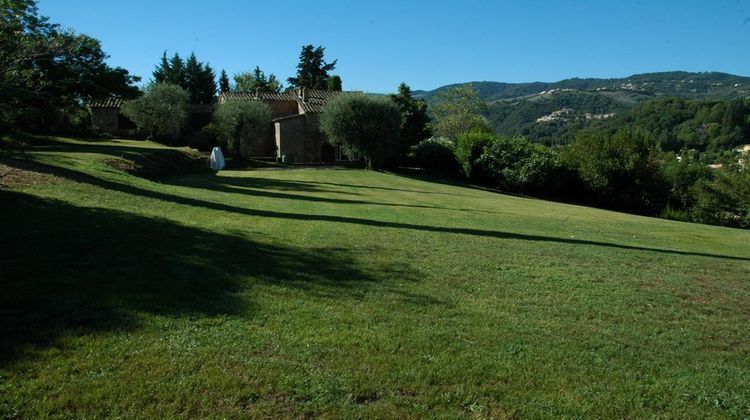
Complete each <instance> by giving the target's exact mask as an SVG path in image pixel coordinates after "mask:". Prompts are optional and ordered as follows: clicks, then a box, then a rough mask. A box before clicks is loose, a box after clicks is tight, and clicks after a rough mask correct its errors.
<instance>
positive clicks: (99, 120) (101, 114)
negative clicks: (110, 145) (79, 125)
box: [91, 108, 120, 135]
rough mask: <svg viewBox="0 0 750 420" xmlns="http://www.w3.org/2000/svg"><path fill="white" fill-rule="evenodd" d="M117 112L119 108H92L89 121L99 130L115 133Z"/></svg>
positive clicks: (116, 129)
mask: <svg viewBox="0 0 750 420" xmlns="http://www.w3.org/2000/svg"><path fill="white" fill-rule="evenodd" d="M119 113H120V109H119V108H92V109H91V122H92V123H93V124H94V126H96V127H97V128H98V129H99V131H101V132H104V133H109V134H113V135H115V134H117V131H118V124H117V114H119Z"/></svg>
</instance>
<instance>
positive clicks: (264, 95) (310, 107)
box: [219, 89, 348, 114]
mask: <svg viewBox="0 0 750 420" xmlns="http://www.w3.org/2000/svg"><path fill="white" fill-rule="evenodd" d="M342 93H348V92H328V91H326V90H316V89H307V90H305V94H304V96H305V100H304V101H303V100H302V98H301V97H300V91H299V90H298V89H294V90H289V91H286V92H281V93H270V92H259V93H257V94H255V93H234V92H227V93H222V94H221V96H219V102H220V103H221V102H223V101H226V100H246V101H251V100H258V99H260V100H263V101H295V102H297V103H298V104H299V105H300V106H301V107H302V110H303V111H304V112H305V113H309V114H312V113H316V112H320V111H321V109H323V106H324V105H325V104H326V103H328V101H330V100H331V99H333V98H335V97H337V96H338V95H340V94H342Z"/></svg>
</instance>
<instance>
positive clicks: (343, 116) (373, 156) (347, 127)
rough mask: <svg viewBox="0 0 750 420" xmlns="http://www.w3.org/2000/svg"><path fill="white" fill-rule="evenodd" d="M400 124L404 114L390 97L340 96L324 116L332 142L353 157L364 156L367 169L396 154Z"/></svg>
mask: <svg viewBox="0 0 750 420" xmlns="http://www.w3.org/2000/svg"><path fill="white" fill-rule="evenodd" d="M400 125H401V114H399V112H398V109H397V108H396V106H395V105H394V104H393V103H392V102H391V101H390V100H389V99H388V98H381V97H375V96H369V95H364V94H359V93H356V94H343V95H339V96H338V97H336V98H334V99H333V100H331V101H330V102H328V103H327V104H326V105H325V106H324V107H323V110H322V112H321V114H320V128H321V130H323V132H324V133H325V134H326V136H328V141H330V142H331V143H332V144H336V145H339V146H341V148H342V149H343V150H344V152H345V153H347V154H349V155H357V154H359V155H361V156H362V157H363V158H364V159H365V164H366V167H367V169H373V168H374V167H380V166H382V165H383V163H384V162H386V160H388V159H390V158H392V157H394V156H395V155H396V153H397V147H398V135H399V129H400Z"/></svg>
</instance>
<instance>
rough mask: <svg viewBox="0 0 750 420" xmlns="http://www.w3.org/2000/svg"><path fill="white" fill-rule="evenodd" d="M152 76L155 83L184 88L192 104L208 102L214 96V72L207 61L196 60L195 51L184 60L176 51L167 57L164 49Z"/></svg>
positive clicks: (211, 100)
mask: <svg viewBox="0 0 750 420" xmlns="http://www.w3.org/2000/svg"><path fill="white" fill-rule="evenodd" d="M153 76H154V81H155V82H156V83H169V84H173V85H177V86H180V87H181V88H183V89H185V90H186V91H187V92H188V95H189V100H190V103H192V104H210V103H213V101H214V98H215V96H216V81H215V78H216V74H215V73H214V70H213V69H212V68H211V66H210V65H209V64H208V63H202V62H200V61H198V58H197V57H196V56H195V53H191V54H190V57H188V59H187V61H184V60H183V59H182V58H181V57H180V55H179V54H178V53H175V54H174V55H173V56H172V58H170V59H168V58H167V52H166V51H165V52H164V54H163V55H162V57H161V61H160V62H159V64H158V65H157V66H156V68H155V69H154V72H153Z"/></svg>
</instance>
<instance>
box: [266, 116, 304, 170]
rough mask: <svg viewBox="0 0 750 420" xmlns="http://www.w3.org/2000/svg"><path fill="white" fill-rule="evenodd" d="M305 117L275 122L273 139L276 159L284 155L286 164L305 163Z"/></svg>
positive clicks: (294, 117)
mask: <svg viewBox="0 0 750 420" xmlns="http://www.w3.org/2000/svg"><path fill="white" fill-rule="evenodd" d="M306 120H307V118H305V115H295V116H292V117H287V118H282V119H279V120H277V121H276V122H275V124H274V128H275V133H274V134H275V139H276V149H277V150H276V153H277V155H276V156H277V157H279V158H281V157H283V156H285V155H286V158H287V162H288V163H303V162H306V161H307V160H306V158H307V157H306V152H305V138H306V136H305V129H306Z"/></svg>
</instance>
